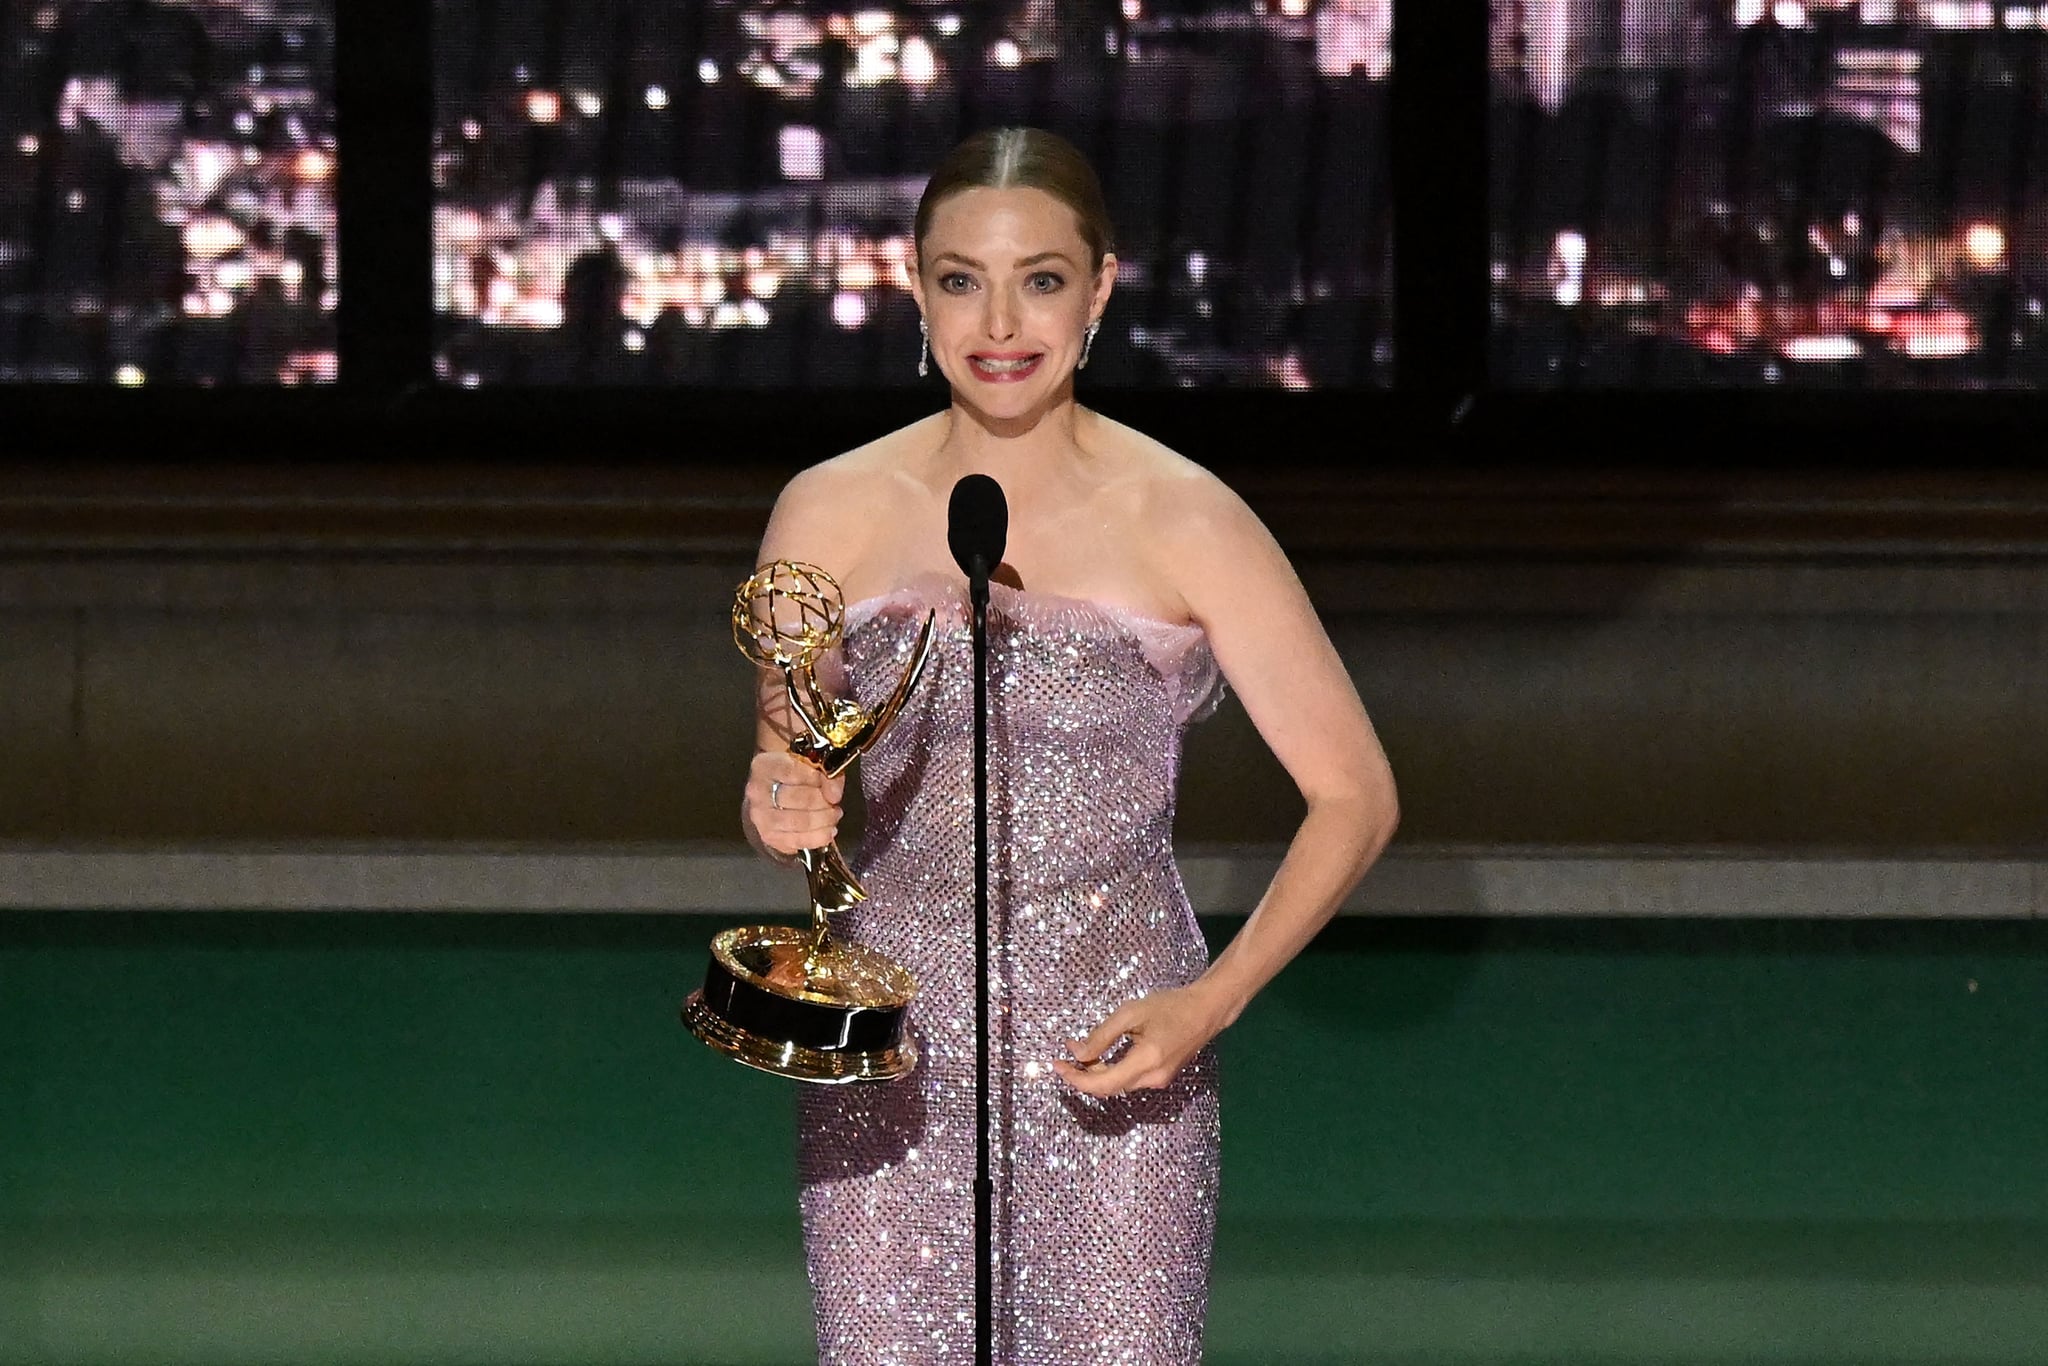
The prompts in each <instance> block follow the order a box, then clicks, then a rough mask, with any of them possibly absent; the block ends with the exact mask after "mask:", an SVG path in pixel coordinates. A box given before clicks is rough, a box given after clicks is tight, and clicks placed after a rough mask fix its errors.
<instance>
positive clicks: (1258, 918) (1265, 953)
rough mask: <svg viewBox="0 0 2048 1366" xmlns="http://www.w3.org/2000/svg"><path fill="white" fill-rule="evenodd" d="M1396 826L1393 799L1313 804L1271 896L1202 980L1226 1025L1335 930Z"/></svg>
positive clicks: (1261, 901) (1360, 797) (1268, 894)
mask: <svg viewBox="0 0 2048 1366" xmlns="http://www.w3.org/2000/svg"><path fill="white" fill-rule="evenodd" d="M1396 819H1397V817H1396V814H1395V808H1394V803H1393V800H1392V798H1391V796H1389V797H1387V798H1384V799H1381V798H1375V797H1372V796H1368V795H1357V796H1349V795H1347V796H1345V797H1341V798H1325V799H1323V800H1320V801H1314V802H1311V803H1310V804H1309V809H1308V814H1307V815H1306V816H1305V817H1304V818H1303V820H1302V822H1301V826H1300V828H1299V829H1298V830H1296V831H1295V835H1294V839H1293V841H1292V842H1291V843H1290V844H1289V845H1288V847H1287V854H1286V857H1285V858H1283V859H1282V860H1281V861H1280V868H1279V871H1277V872H1276V873H1275V874H1274V875H1273V881H1272V883H1271V885H1269V886H1268V887H1267V889H1266V894H1265V895H1264V896H1263V897H1261V898H1260V899H1259V904H1258V906H1257V907H1256V908H1255V909H1254V910H1253V911H1252V914H1251V916H1250V918H1249V919H1247V920H1246V921H1245V923H1244V925H1243V927H1242V928H1240V929H1239V930H1238V932H1237V934H1236V935H1235V936H1233V937H1232V939H1231V941H1230V943H1229V944H1228V945H1226V946H1225V947H1224V949H1223V951H1222V952H1221V953H1219V954H1217V955H1216V959H1215V961H1214V962H1212V963H1211V964H1210V965H1209V968H1208V971H1206V972H1204V973H1203V974H1202V976H1201V977H1200V978H1199V979H1197V983H1196V985H1197V986H1198V987H1199V988H1200V989H1201V990H1202V991H1203V992H1204V993H1205V994H1207V995H1209V996H1211V997H1212V998H1213V1000H1214V1001H1215V1003H1216V1006H1217V1009H1218V1011H1219V1012H1220V1013H1221V1014H1222V1016H1223V1023H1224V1024H1225V1025H1228V1024H1230V1023H1231V1022H1233V1021H1235V1020H1236V1019H1237V1017H1238V1015H1239V1014H1240V1013H1241V1012H1242V1011H1243V1010H1244V1008H1245V1006H1246V1005H1247V1004H1249V1003H1250V1001H1251V999H1252V997H1254V996H1256V995H1257V994H1258V993H1259V991H1260V990H1261V989H1262V988H1264V986H1265V985H1266V983H1268V982H1270V981H1272V980H1273V978H1274V977H1275V976H1277V975H1278V974H1279V972H1280V970H1281V969H1282V968H1284V967H1286V966H1287V964H1288V963H1289V962H1290V961H1292V959H1293V958H1294V956H1295V955H1296V954H1298V953H1300V952H1301V951H1302V949H1304V948H1306V947H1307V946H1308V943H1309V941H1310V940H1312V939H1314V938H1315V937H1316V935H1317V933H1318V932H1319V931H1321V929H1322V928H1323V926H1325V925H1327V924H1328V923H1329V922H1330V918H1331V917H1332V916H1334V915H1335V914H1336V913H1337V908H1338V907H1339V906H1340V905H1342V904H1343V901H1344V898H1345V897H1346V896H1348V895H1350V893H1351V889H1352V888H1353V887H1356V886H1357V885H1358V880H1359V879H1360V878H1361V877H1363V876H1364V875H1365V870H1366V869H1367V868H1369V867H1371V866H1372V863H1373V860H1374V859H1376V858H1378V857H1379V854H1380V851H1381V850H1382V849H1384V848H1385V847H1386V845H1387V841H1388V840H1389V839H1391V838H1392V837H1393V834H1394V826H1395V823H1396Z"/></svg>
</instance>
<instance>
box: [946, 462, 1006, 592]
mask: <svg viewBox="0 0 2048 1366" xmlns="http://www.w3.org/2000/svg"><path fill="white" fill-rule="evenodd" d="M1009 538H1010V504H1009V500H1008V499H1006V498H1004V497H1003V486H1002V485H1001V484H998V483H997V482H996V481H995V480H993V479H991V478H989V477H988V476H987V475H985V474H970V475H967V476H965V477H963V478H962V479H961V480H960V482H959V483H957V484H955V485H953V497H952V499H951V500H950V501H949V502H948V503H947V505H946V545H947V547H948V548H950V549H951V550H952V552H953V560H954V562H955V563H956V564H958V565H959V566H960V572H961V573H963V574H965V575H967V577H968V578H970V579H972V578H975V577H977V572H978V575H979V577H981V578H987V577H988V575H989V574H991V573H993V572H994V571H995V567H996V566H997V565H999V564H1001V563H1002V562H1003V546H1004V544H1005V543H1006V542H1007V541H1008V540H1009ZM977 561H978V562H979V569H978V571H977V566H976V562H977Z"/></svg>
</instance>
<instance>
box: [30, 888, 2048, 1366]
mask: <svg viewBox="0 0 2048 1366" xmlns="http://www.w3.org/2000/svg"><path fill="white" fill-rule="evenodd" d="M714 928H716V926H715V925H713V924H712V923H710V922H706V921H703V920H697V919H686V918H664V917H651V916H642V917H620V916H596V915H593V916H548V917H544V916H491V915H431V916H429V915H395V914H383V915H307V914H273V915H260V914H255V915H252V914H239V915H189V914H176V915H172V914H164V915H130V914H121V915H111V914H110V915H94V914H90V913H76V912H72V913H62V914H24V913H15V914H6V915H0V1366H17V1364H19V1366H28V1363H34V1366H158V1364H159V1363H160V1364H162V1366H173V1364H176V1366H241V1364H242V1363H249V1364H250V1366H255V1364H256V1363H262V1364H263V1366H300V1364H303V1366H328V1364H330V1363H331V1364H332V1366H386V1364H387V1363H394V1364H395V1363H437V1364H439V1363H448V1364H451V1366H467V1364H470V1363H474V1364H475V1366H525V1364H527V1363H532V1364H533V1366H542V1364H543V1363H545V1364H546V1366H598V1363H636V1364H637V1363H705V1364H706V1366H717V1364H720V1363H726V1364H729V1366H743V1364H750V1363H763V1364H767V1363H775V1364H777V1366H780V1364H782V1363H797V1362H802V1361H804V1360H806V1359H807V1354H808V1348H809V1334H810V1324H809V1313H808V1306H807V1301H806V1297H805V1293H804V1287H803V1282H802V1274H801V1267H800V1260H799V1248H798V1241H797V1227H796V1217H795V1210H794V1182H793V1178H792V1166H793V1143H792V1137H791V1118H790V1116H791V1105H790V1092H789V1088H788V1086H787V1084H785V1083H781V1082H778V1081H776V1080H774V1079H772V1078H767V1077H762V1076H758V1075H756V1074H753V1073H750V1072H747V1071H746V1070H744V1069H742V1068H739V1067H736V1066H733V1065H732V1064H731V1063H728V1062H725V1061H724V1060H722V1059H719V1058H717V1057H715V1056H714V1055H712V1054H711V1053H710V1051H709V1050H707V1049H704V1048H702V1047H701V1046H699V1045H697V1044H696V1043H695V1042H694V1041H692V1040H690V1039H689V1038H688V1036H687V1035H685V1034H684V1033H683V1031H682V1030H681V1028H680V1027H679V1026H678V1025H677V1024H676V1023H675V1006H676V1003H677V1001H678V1000H679V998H680V997H681V995H682V994H683V992H684V991H685V990H686V989H687V988H688V986H689V985H691V984H692V982H693V979H694V978H695V977H696V975H697V974H698V972H699V971H700V970H701V963H702V955H703V947H704V941H705V940H706V938H707V937H708V935H709V933H710V931H711V930H712V929H714ZM1231 928H1232V926H1231V925H1230V924H1228V923H1217V924H1212V925H1210V926H1209V929H1210V930H1211V932H1212V935H1221V934H1227V933H1228V932H1229V930H1230V929H1231ZM2044 1002H2048V925H2042V924H2037V923H2031V922H1968V921H1963V922H1954V921H1948V922H1926V923H1897V922H1886V923H1861V924H1858V923H1844V922H1826V923H1785V922H1711V923H1709V922H1683V921H1600V922H1586V921H1569V922H1566V921H1549V922H1528V921H1512V922H1501V921H1493V922H1484V921H1457V922H1429V923H1420V922H1377V921H1345V922H1339V924H1338V925H1336V926H1335V927H1333V929H1332V930H1331V931H1330V932H1329V933H1328V934H1326V935H1325V936H1324V938H1323V940H1321V941H1320V942H1319V943H1318V944H1317V945H1316V947H1315V948H1314V949H1313V950H1311V951H1310V952H1309V953H1308V954H1307V955H1305V956H1304V957H1303V959H1302V960H1301V961H1300V962H1298V963H1297V964H1296V965H1295V966H1294V967H1293V968H1292V969H1290V971H1289V972H1288V973H1287V975H1286V976H1285V977H1284V978H1283V979H1282V980H1281V982H1280V983H1278V984H1276V986H1275V987H1274V988H1273V989H1272V990H1270V991H1269V992H1268V993H1267V994H1266V995H1265V996H1264V997H1262V998H1261V1000H1260V1001H1259V1002H1258V1003H1257V1004H1256V1005H1255V1006H1254V1008H1253V1010H1252V1011H1251V1012H1250V1013H1249V1014H1247V1016H1246V1017H1245V1019H1244V1020H1243V1021H1242V1022H1241V1023H1240V1024H1239V1026H1238V1027H1237V1028H1236V1029H1235V1030H1233V1031H1232V1033H1231V1034H1230V1035H1229V1036H1227V1038H1226V1040H1225V1043H1224V1056H1223V1063H1224V1087H1225V1090H1224V1115H1225V1177H1224V1192H1225V1194H1224V1208H1223V1213H1222V1224H1221V1231H1220V1234H1219V1242H1218V1250H1217V1267H1216V1279H1215V1303H1214V1310H1213V1313H1212V1315H1211V1322H1210V1338H1209V1343H1210V1350H1209V1354H1208V1360H1209V1361H1210V1362H1212V1363H1216V1364H1217V1366H1252V1363H1288V1364H1291V1366H1336V1364H1337V1363H1347V1364H1349V1363H1373V1364H1374V1366H1537V1364H1538V1363H1541V1364H1543V1366H1552V1364H1553V1363H1556V1364H1560V1366H1561V1364H1564V1363H1572V1364H1574V1366H1606V1364H1607V1363H1614V1364H1616V1366H1619V1364H1621V1363H1630V1364H1632V1366H1634V1364H1639V1366H1710V1364H1711V1366H1732V1364H1733V1363H1752V1362H1753V1363H1782V1364H1783V1366H1851V1363H1854V1364H1855V1366H1885V1364H1887V1363H1922V1362H1926V1363H1958V1364H1968V1363H2000V1364H2001V1366H2003V1364H2006V1363H2010V1364H2011V1366H2019V1364H2020V1363H2027V1364H2028V1366H2039V1363H2041V1362H2044V1361H2048V1049H2044V1044H2048V1025H2044V1024H2043V1023H2042V1020H2043V1015H2042V1009H2043V1005H2044ZM736 1229H737V1230H739V1232H737V1233H735V1232H734V1230H736Z"/></svg>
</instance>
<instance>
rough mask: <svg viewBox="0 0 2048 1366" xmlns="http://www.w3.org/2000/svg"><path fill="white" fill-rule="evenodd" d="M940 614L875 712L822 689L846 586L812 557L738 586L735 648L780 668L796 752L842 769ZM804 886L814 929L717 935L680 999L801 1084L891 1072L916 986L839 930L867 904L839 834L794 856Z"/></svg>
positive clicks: (909, 672)
mask: <svg viewBox="0 0 2048 1366" xmlns="http://www.w3.org/2000/svg"><path fill="white" fill-rule="evenodd" d="M934 620H935V618H934V617H933V616H932V615H927V616H926V617H925V621H924V626H923V628H922V629H921V630H920V631H919V633H918V637H917V641H916V643H915V644H914V645H913V646H912V648H911V657H910V663H909V665H908V667H907V668H905V669H904V671H903V676H902V677H901V678H900V679H898V680H897V683H896V687H895V689H894V690H893V691H891V692H890V694H889V696H888V697H887V698H885V699H884V700H883V701H882V703H881V705H879V706H877V707H875V708H874V709H873V710H872V711H869V710H867V709H865V708H863V707H862V706H861V705H860V703H859V702H857V701H855V700H854V699H853V698H851V697H832V696H829V695H828V694H827V693H826V692H825V690H824V689H823V688H822V687H821V686H820V685H819V683H818V677H817V663H818V660H819V659H820V658H822V657H823V656H824V654H825V653H826V652H827V651H828V650H830V649H831V648H832V647H833V646H835V645H837V644H838V643H839V640H840V638H841V636H843V635H844V633H845V630H846V604H845V601H844V600H843V598H842V597H841V595H840V591H839V585H838V583H837V582H835V581H834V580H833V578H832V576H831V575H830V574H828V573H826V572H825V571H824V570H822V569H820V568H818V567H817V566H816V565H811V564H804V563H801V562H799V561H795V560H776V561H775V562H773V563H771V564H766V565H763V566H761V568H760V569H758V570H756V571H755V572H754V574H753V576H752V577H751V578H749V579H748V580H747V581H746V582H745V583H742V584H741V585H740V586H739V588H738V590H737V591H735V593H734V594H733V604H732V638H733V643H734V644H736V645H738V646H739V648H740V653H742V654H744V655H745V656H746V657H747V658H748V659H751V660H752V661H754V662H755V663H756V664H759V665H761V666H763V667H766V668H773V669H778V670H780V671H781V673H782V683H783V693H784V696H785V697H786V698H787V700H788V703H789V711H790V717H791V719H792V723H793V726H794V727H795V734H794V736H793V737H792V738H791V740H790V744H789V748H790V752H791V753H792V754H794V755H796V756H797V757H798V758H800V759H803V760H805V761H806V762H808V763H812V764H815V765H816V766H817V767H818V768H820V769H821V770H823V771H824V772H825V773H826V774H827V775H829V776H837V775H838V774H840V773H841V772H844V771H845V769H846V768H847V767H848V766H849V765H850V764H852V763H853V761H854V760H855V759H858V758H859V757H860V756H861V755H862V754H863V753H865V752H866V751H867V749H868V748H869V747H870V746H871V745H873V744H874V743H875V741H876V740H878V739H880V738H881V736H882V733H883V732H884V731H886V730H887V729H888V728H889V725H890V723H891V722H893V721H894V720H895V719H896V716H897V713H898V712H900V711H901V710H902V709H903V703H904V701H905V700H906V699H907V698H908V697H909V696H910V692H911V689H912V688H914V687H916V686H917V680H918V679H919V677H920V676H921V675H922V674H923V672H924V666H925V661H926V660H927V659H928V658H929V657H930V655H931V646H932V628H933V623H934ZM797 861H798V863H800V864H801V865H802V866H803V870H804V875H805V877H806V879H807V880H808V882H809V884H810V900H811V924H810V927H809V928H808V929H799V928H797V927H795V926H790V925H745V926H741V927H739V928H737V929H730V930H725V931H723V932H722V933H720V934H719V935H718V936H717V937H716V938H714V939H713V940H712V941H711V962H710V965H709V967H708V968H707V969H706V971H705V976H704V986H703V989H702V990H699V991H695V992H692V993H691V994H690V998H689V999H688V1000H687V1001H685V1002H684V1003H683V1023H684V1024H685V1025H687V1026H689V1029H690V1031H691V1032H692V1033H693V1034H695V1035H696V1036H697V1037H698V1038H700V1039H702V1040H703V1041H704V1042H705V1043H707V1044H709V1045H710V1046H711V1047H713V1048H715V1049H717V1050H718V1051H719V1052H721V1053H723V1054H725V1055H726V1056H727V1057H730V1058H733V1059H735V1060H737V1061H739V1062H743V1063H745V1064H747V1065H748V1066H749V1067H757V1068H760V1069H761V1070H762V1071H764V1072H772V1073H774V1074H775V1075H777V1076H781V1077H790V1078H792V1079H794V1080H797V1081H813V1082H852V1081H888V1080H892V1079H894V1078H896V1077H900V1076H902V1075H904V1074H905V1073H907V1072H909V1071H910V1069H911V1068H912V1067H914V1066H916V1064H917V1049H916V1046H915V1045H914V1044H912V1043H911V1041H910V1040H908V1039H906V1038H904V1037H903V1012H904V1009H905V1008H906V1007H907V1006H909V1004H910V1000H911V997H912V996H914V995H915V994H916V991H917V984H916V982H915V981H914V980H913V979H912V977H911V975H910V973H909V972H908V971H907V970H906V969H904V968H903V966H902V965H901V964H898V963H896V962H894V961H892V960H891V959H889V958H886V957H884V956H882V955H881V954H879V953H876V952H874V951H873V950H872V949H868V948H865V947H863V946H861V945H858V944H842V943H839V942H838V941H836V940H835V939H833V938H832V935H831V917H832V915H833V913H834V912H837V911H843V910H846V909H847V908H849V907H851V906H855V905H858V904H859V903H860V902H862V901H865V900H866V899H867V892H866V891H865V890H864V889H863V888H862V887H861V885H860V879H859V878H857V877H855V876H854V874H853V870H852V869H850V868H848V867H847V866H846V860H845V859H844V858H843V857H841V855H840V852H839V845H838V842H837V841H834V842H832V843H829V844H826V845H825V846H823V847H822V848H818V849H806V850H803V851H802V852H801V853H799V854H798V855H797Z"/></svg>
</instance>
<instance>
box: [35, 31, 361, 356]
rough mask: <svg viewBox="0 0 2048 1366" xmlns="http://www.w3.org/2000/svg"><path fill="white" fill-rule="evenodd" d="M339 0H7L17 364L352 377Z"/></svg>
mask: <svg viewBox="0 0 2048 1366" xmlns="http://www.w3.org/2000/svg"><path fill="white" fill-rule="evenodd" d="M333 5H334V0H17V2H16V3H8V4H5V5H0V381H14V382H22V381H28V382H49V383H65V382H72V383H89V384H90V383H117V384H128V385H138V384H159V383H163V384H178V385H212V384H262V385H275V384H296V383H304V382H310V383H318V382H324V381H330V380H332V379H334V378H335V371H336V359H335V306H336V271H335V234H336V222H335V202H334V191H333V187H334V174H335V143H334V127H335V115H334V79H333V69H334V63H333V51H334V41H333V36H334V35H333V31H334V13H333Z"/></svg>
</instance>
